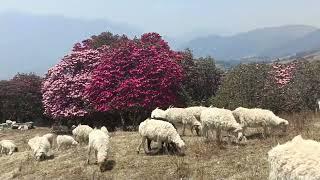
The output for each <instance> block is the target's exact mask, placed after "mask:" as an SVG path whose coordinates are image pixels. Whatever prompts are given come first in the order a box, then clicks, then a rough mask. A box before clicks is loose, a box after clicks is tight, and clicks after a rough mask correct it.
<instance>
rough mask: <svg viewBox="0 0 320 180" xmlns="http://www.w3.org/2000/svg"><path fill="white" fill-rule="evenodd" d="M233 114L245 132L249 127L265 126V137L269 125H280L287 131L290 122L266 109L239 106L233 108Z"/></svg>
mask: <svg viewBox="0 0 320 180" xmlns="http://www.w3.org/2000/svg"><path fill="white" fill-rule="evenodd" d="M232 114H233V116H234V117H235V118H236V120H237V122H239V123H240V124H241V126H242V127H243V132H245V130H246V128H247V127H263V129H264V133H263V134H262V135H263V137H265V135H267V130H268V127H271V128H272V129H273V128H276V127H280V128H281V129H282V131H283V132H285V131H286V129H287V126H288V124H289V123H288V121H287V120H285V119H282V118H280V117H278V116H276V115H275V114H274V113H273V112H272V111H269V110H266V109H260V108H253V109H248V108H243V107H238V108H237V109H235V110H233V112H232Z"/></svg>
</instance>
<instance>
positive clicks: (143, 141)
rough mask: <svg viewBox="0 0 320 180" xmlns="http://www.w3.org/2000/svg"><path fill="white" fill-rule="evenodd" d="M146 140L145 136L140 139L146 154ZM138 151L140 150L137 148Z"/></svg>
mask: <svg viewBox="0 0 320 180" xmlns="http://www.w3.org/2000/svg"><path fill="white" fill-rule="evenodd" d="M146 140H147V138H146V137H143V138H142V140H141V145H142V146H143V150H144V152H145V153H146V154H148V153H149V151H148V150H146ZM147 149H148V148H147ZM139 151H140V149H139Z"/></svg>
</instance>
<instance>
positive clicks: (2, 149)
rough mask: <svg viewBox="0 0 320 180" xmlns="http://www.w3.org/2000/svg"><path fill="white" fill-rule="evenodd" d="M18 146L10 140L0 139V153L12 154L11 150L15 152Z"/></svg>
mask: <svg viewBox="0 0 320 180" xmlns="http://www.w3.org/2000/svg"><path fill="white" fill-rule="evenodd" d="M17 151H18V147H17V146H16V145H15V144H14V142H13V141H12V140H1V141H0V154H6V155H12V154H13V152H17Z"/></svg>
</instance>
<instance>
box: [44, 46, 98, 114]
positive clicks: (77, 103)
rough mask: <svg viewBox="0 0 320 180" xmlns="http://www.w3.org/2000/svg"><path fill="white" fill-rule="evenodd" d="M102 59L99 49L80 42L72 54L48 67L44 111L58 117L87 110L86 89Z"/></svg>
mask: <svg viewBox="0 0 320 180" xmlns="http://www.w3.org/2000/svg"><path fill="white" fill-rule="evenodd" d="M99 59H100V55H99V51H98V50H93V49H90V48H88V47H87V46H83V45H82V44H80V43H77V44H76V45H75V46H74V48H73V50H72V52H71V53H70V54H68V55H66V56H65V57H63V59H62V60H61V61H60V62H59V63H58V64H57V65H55V66H54V67H52V68H51V69H49V71H48V73H47V75H46V77H45V79H44V81H43V84H42V93H43V100H42V101H43V105H44V108H45V114H47V115H49V116H51V117H53V118H55V119H59V118H64V117H74V116H84V115H85V114H87V113H88V110H89V107H88V106H87V104H86V101H85V99H84V98H83V97H84V96H83V95H84V89H85V85H86V83H87V82H88V80H89V78H90V74H91V71H92V70H93V69H94V67H95V66H96V65H97V63H98V61H99Z"/></svg>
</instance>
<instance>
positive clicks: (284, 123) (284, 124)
mask: <svg viewBox="0 0 320 180" xmlns="http://www.w3.org/2000/svg"><path fill="white" fill-rule="evenodd" d="M288 125H289V122H288V121H287V120H285V119H281V122H280V123H279V127H280V128H281V129H282V132H283V133H285V132H287V129H288Z"/></svg>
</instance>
